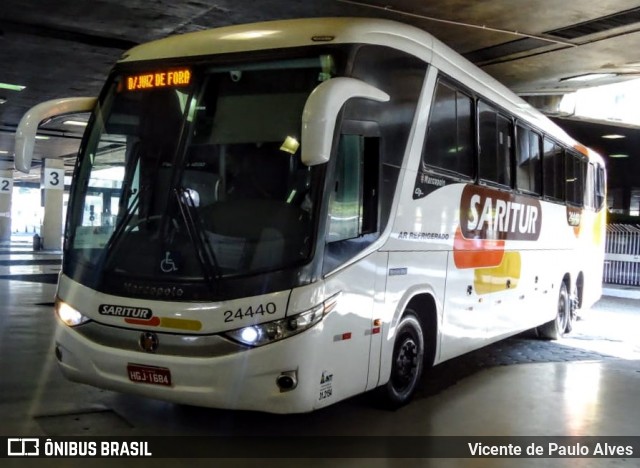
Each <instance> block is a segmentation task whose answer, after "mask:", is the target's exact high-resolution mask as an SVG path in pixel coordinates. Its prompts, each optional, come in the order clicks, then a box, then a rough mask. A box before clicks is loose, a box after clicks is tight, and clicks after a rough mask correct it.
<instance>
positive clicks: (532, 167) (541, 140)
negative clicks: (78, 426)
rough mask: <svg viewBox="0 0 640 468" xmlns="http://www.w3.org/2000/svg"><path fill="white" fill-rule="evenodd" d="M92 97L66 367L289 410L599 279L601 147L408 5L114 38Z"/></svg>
mask: <svg viewBox="0 0 640 468" xmlns="http://www.w3.org/2000/svg"><path fill="white" fill-rule="evenodd" d="M81 111H92V114H91V118H90V121H89V125H88V127H87V129H86V132H85V136H84V139H83V142H82V144H81V147H80V151H79V155H78V159H77V165H76V168H75V174H74V177H73V183H72V188H71V195H70V201H69V207H68V216H67V221H66V231H65V238H64V261H63V269H62V272H61V275H60V280H59V284H58V289H57V298H56V306H55V311H56V315H57V318H58V324H59V325H58V328H57V333H56V336H55V352H56V356H57V360H58V362H59V366H60V368H61V370H62V372H63V373H64V375H65V376H66V377H68V378H69V379H71V380H74V381H77V382H83V383H87V384H90V385H94V386H97V387H102V388H106V389H111V390H115V391H119V392H125V393H135V394H139V395H144V396H147V397H150V398H157V399H162V400H168V401H173V402H178V403H184V404H191V405H201V406H209V407H218V408H236V409H246V410H260V411H268V412H275V413H289V412H305V411H311V410H315V409H318V408H322V407H324V406H327V405H330V404H332V403H335V402H337V401H340V400H343V399H345V398H348V397H350V396H352V395H356V394H359V393H362V392H365V391H369V390H374V389H375V390H376V392H377V393H378V394H379V396H380V398H382V399H383V400H384V401H386V402H387V403H388V404H389V405H391V406H399V405H402V404H404V403H406V402H408V401H409V399H410V398H411V396H412V394H413V393H414V391H415V388H416V385H417V384H418V383H419V380H420V377H421V373H422V371H423V369H424V368H426V367H429V366H432V365H436V364H438V363H441V362H443V361H445V360H447V359H451V358H453V357H455V356H459V355H461V354H463V353H466V352H468V351H471V350H473V349H476V348H479V347H482V346H485V345H487V344H489V343H491V342H494V341H497V340H500V339H503V338H505V337H508V336H510V335H514V334H516V333H519V332H522V331H524V330H528V329H534V328H537V330H538V333H539V334H540V336H541V337H543V338H547V339H555V338H558V337H560V336H561V335H563V334H564V333H566V332H568V331H570V329H571V327H572V323H573V320H574V318H575V315H576V313H577V312H578V311H579V310H580V308H586V307H589V306H590V305H591V304H592V303H593V302H594V301H596V300H597V299H598V297H599V296H600V290H601V278H602V266H603V255H604V254H603V241H604V222H605V219H604V218H605V215H604V213H605V210H603V201H604V196H605V193H604V190H605V189H604V185H605V173H604V166H603V162H602V159H601V158H600V157H599V156H598V155H596V154H594V153H592V152H589V151H587V150H586V149H584V148H583V147H581V146H580V145H578V144H577V143H576V142H575V141H574V140H572V139H571V138H569V137H568V136H567V135H566V134H565V133H564V132H563V131H562V130H561V129H559V128H558V127H557V126H555V125H554V124H553V123H552V122H551V121H549V120H548V119H547V118H545V117H544V116H543V115H542V114H540V113H539V112H536V111H535V110H534V109H533V108H532V107H531V106H529V105H528V104H527V103H525V102H524V101H522V100H521V99H519V98H518V97H517V96H515V95H514V94H513V93H511V92H510V91H509V90H508V89H507V88H505V87H504V86H502V85H500V84H499V83H497V82H496V81H495V80H493V79H492V78H490V77H489V76H488V75H487V74H485V73H483V72H482V71H480V70H479V69H478V68H476V67H475V66H473V65H472V64H470V63H469V62H467V61H466V60H465V59H463V58H461V57H460V56H459V55H458V54H456V53H454V52H453V51H452V50H450V49H449V48H447V47H446V46H445V45H443V44H442V43H440V42H439V41H437V40H436V39H434V38H433V37H432V36H431V35H429V34H428V33H426V32H424V31H421V30H419V29H416V28H413V27H410V26H406V25H402V24H398V23H394V22H390V21H386V20H377V19H351V18H349V19H347V18H339V19H301V20H288V21H276V22H267V23H259V24H250V25H239V26H231V27H224V28H220V29H214V30H208V31H202V32H196V33H190V34H184V35H181V36H176V37H169V38H166V39H162V40H158V41H155V42H151V43H148V44H144V45H140V46H138V47H135V48H133V49H131V50H130V51H128V52H126V53H125V54H124V55H123V56H122V58H121V59H120V60H119V61H118V63H117V64H116V65H115V67H114V68H113V71H112V72H111V74H110V76H109V78H108V80H107V83H106V85H105V87H104V90H103V91H102V93H101V94H100V96H99V97H98V98H97V99H93V98H70V99H62V100H56V101H50V102H47V103H43V104H40V105H38V106H36V107H34V108H33V109H32V110H31V111H30V112H29V113H28V114H27V115H25V117H24V118H23V120H22V122H21V124H20V127H19V129H18V134H17V142H16V144H17V152H16V165H17V168H18V169H20V170H23V171H25V170H28V169H29V167H30V164H31V153H32V149H33V142H34V136H35V133H36V131H37V125H38V124H39V123H40V122H42V121H43V120H45V119H47V118H50V117H53V116H59V115H62V114H69V113H77V112H81Z"/></svg>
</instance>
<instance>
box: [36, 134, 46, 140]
mask: <svg viewBox="0 0 640 468" xmlns="http://www.w3.org/2000/svg"><path fill="white" fill-rule="evenodd" d="M48 139H49V137H48V136H45V135H36V140H48Z"/></svg>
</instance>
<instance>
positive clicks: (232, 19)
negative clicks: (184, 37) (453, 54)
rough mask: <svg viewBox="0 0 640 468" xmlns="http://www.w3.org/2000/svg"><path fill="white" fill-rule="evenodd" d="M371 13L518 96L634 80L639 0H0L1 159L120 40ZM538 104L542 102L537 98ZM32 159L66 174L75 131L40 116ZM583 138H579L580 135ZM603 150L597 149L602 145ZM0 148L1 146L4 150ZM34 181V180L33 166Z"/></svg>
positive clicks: (639, 56)
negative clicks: (591, 76)
mask: <svg viewBox="0 0 640 468" xmlns="http://www.w3.org/2000/svg"><path fill="white" fill-rule="evenodd" d="M311 16H314V17H320V16H371V17H384V18H389V19H394V20H398V21H403V22H406V23H410V24H413V25H415V26H418V27H420V28H423V29H425V30H427V31H429V32H430V33H432V34H433V35H435V36H436V37H437V38H439V39H440V40H442V41H444V42H445V43H446V44H448V45H449V46H451V47H452V48H453V49H455V50H457V51H458V52H460V53H462V54H463V55H465V56H466V57H467V58H469V59H470V60H472V61H473V62H475V63H476V64H477V65H479V66H481V67H482V68H483V69H484V70H485V71H487V72H488V73H490V74H491V75H493V76H494V77H496V78H497V79H498V80H500V81H502V82H503V83H505V84H506V85H507V86H509V87H510V88H511V89H513V90H514V91H515V92H517V93H519V94H521V95H540V94H543V95H549V94H552V95H553V94H561V93H565V92H570V91H572V90H575V89H577V87H581V86H586V85H587V83H584V82H583V83H580V82H575V81H565V79H566V78H569V77H573V76H577V75H582V74H586V73H595V72H597V73H612V74H613V76H612V77H610V78H608V79H606V81H605V80H600V81H599V82H594V83H589V85H593V84H603V83H605V82H607V81H617V80H623V79H628V78H632V77H637V76H640V47H637V44H638V43H640V1H632V0H573V1H572V2H559V1H557V0H528V1H523V0H519V1H514V0H486V1H478V0H431V1H427V0H422V1H418V0H383V1H381V0H361V1H360V0H358V1H351V0H321V1H320V0H317V1H314V0H126V1H125V0H92V1H77V0H73V1H72V0H55V1H54V0H3V1H2V8H1V11H0V63H1V64H2V65H1V66H0V82H2V83H14V84H20V85H23V86H26V88H25V89H24V90H22V91H20V92H17V91H10V90H3V89H0V101H1V100H2V99H5V100H6V102H5V103H4V104H0V161H1V160H4V161H6V162H11V161H12V159H13V157H12V152H13V137H14V135H13V132H14V130H15V128H16V126H17V124H18V122H19V120H20V118H21V117H22V115H23V114H24V112H25V111H26V110H27V109H28V108H30V107H31V106H33V105H35V104H37V103H39V102H42V101H44V100H48V99H53V98H57V97H67V96H95V95H97V94H98V92H99V91H100V88H101V86H102V83H103V81H104V79H105V77H106V75H107V73H108V71H109V69H110V68H111V66H112V65H113V64H114V62H115V61H116V60H117V58H118V57H119V56H120V55H121V54H122V52H123V51H124V50H126V49H128V48H129V47H131V46H133V45H136V44H138V43H141V42H146V41H149V40H153V39H158V38H162V37H165V36H168V35H171V34H180V33H184V32H189V31H196V30H202V29H207V28H212V27H217V26H223V25H229V24H237V23H246V22H252V21H262V20H270V19H281V18H294V17H311ZM539 102H546V101H544V100H543V101H539ZM43 134H46V135H48V136H49V137H50V138H49V139H48V140H41V141H40V142H39V143H38V145H37V148H36V157H35V161H36V162H37V160H38V159H39V158H41V157H43V156H46V157H64V158H65V160H66V161H67V163H68V167H69V169H70V168H71V167H72V165H73V161H74V159H75V152H76V150H77V147H78V142H79V140H78V138H79V137H80V132H79V130H78V129H74V128H70V127H66V128H65V126H62V125H60V123H55V122H54V123H51V124H49V125H48V126H46V130H43ZM584 143H585V144H587V145H589V144H590V142H589V141H584ZM605 150H606V149H605ZM4 152H7V153H6V154H5V153H4ZM34 177H38V175H37V174H36V173H34Z"/></svg>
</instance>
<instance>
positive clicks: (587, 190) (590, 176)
mask: <svg viewBox="0 0 640 468" xmlns="http://www.w3.org/2000/svg"><path fill="white" fill-rule="evenodd" d="M595 190H596V166H595V165H594V164H588V165H587V177H586V179H585V186H584V206H586V207H587V208H591V209H592V210H593V209H595V207H596V192H595Z"/></svg>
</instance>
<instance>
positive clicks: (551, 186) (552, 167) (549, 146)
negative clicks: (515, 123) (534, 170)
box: [542, 138, 565, 200]
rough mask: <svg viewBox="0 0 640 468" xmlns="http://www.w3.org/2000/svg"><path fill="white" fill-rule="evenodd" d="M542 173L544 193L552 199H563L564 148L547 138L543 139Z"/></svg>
mask: <svg viewBox="0 0 640 468" xmlns="http://www.w3.org/2000/svg"><path fill="white" fill-rule="evenodd" d="M542 173H543V178H544V183H543V188H544V195H545V196H546V197H548V198H551V199H553V200H564V184H565V178H564V150H563V149H562V148H561V147H560V146H559V145H557V144H555V143H554V142H553V141H551V140H548V139H547V138H545V139H544V155H543V157H542Z"/></svg>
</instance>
